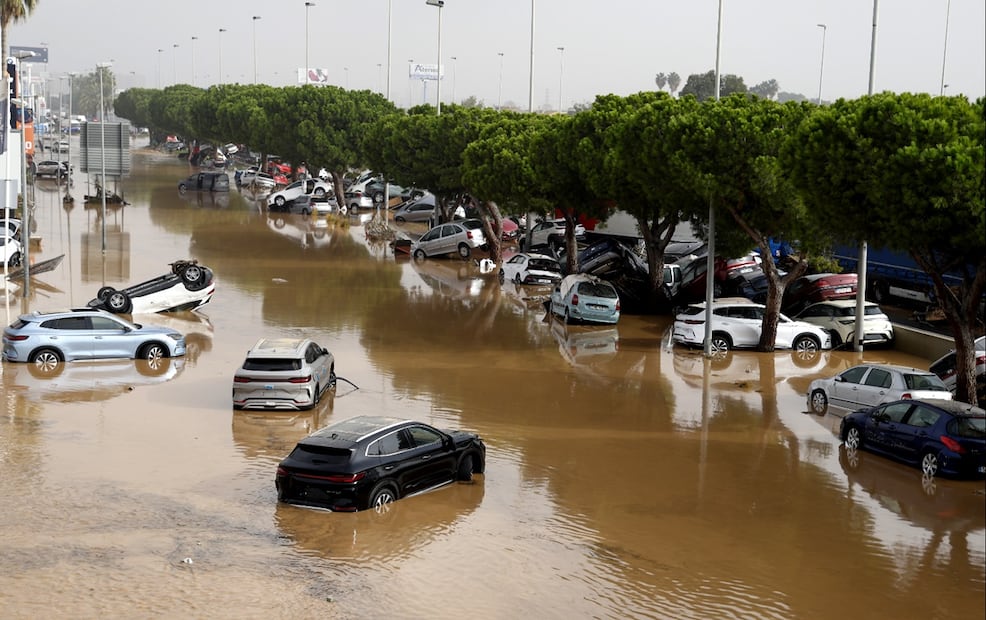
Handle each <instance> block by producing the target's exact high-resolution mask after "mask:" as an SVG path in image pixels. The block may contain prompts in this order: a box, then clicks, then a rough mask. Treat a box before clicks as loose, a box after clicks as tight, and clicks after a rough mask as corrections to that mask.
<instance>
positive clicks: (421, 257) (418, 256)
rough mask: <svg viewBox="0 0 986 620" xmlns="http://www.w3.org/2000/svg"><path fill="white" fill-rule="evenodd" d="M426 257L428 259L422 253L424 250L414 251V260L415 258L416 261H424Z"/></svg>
mask: <svg viewBox="0 0 986 620" xmlns="http://www.w3.org/2000/svg"><path fill="white" fill-rule="evenodd" d="M427 257H428V256H427V255H426V254H425V251H424V250H421V249H417V250H415V251H414V258H415V259H416V260H424V259H426V258H427Z"/></svg>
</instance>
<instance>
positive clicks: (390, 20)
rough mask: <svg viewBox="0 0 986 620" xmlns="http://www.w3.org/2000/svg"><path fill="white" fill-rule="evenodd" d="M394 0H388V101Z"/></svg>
mask: <svg viewBox="0 0 986 620" xmlns="http://www.w3.org/2000/svg"><path fill="white" fill-rule="evenodd" d="M393 13H394V0H387V101H390V100H391V99H390V58H391V55H390V49H391V48H390V40H391V34H392V32H393V28H392V24H393Z"/></svg>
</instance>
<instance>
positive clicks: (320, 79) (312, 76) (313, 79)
mask: <svg viewBox="0 0 986 620" xmlns="http://www.w3.org/2000/svg"><path fill="white" fill-rule="evenodd" d="M298 83H299V84H323V85H324V84H328V83H329V70H328V69H312V68H309V69H307V70H306V69H298Z"/></svg>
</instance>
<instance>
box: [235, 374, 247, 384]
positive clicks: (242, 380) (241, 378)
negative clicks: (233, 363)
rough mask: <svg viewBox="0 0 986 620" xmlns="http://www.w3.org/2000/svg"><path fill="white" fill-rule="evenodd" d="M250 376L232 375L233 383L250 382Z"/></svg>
mask: <svg viewBox="0 0 986 620" xmlns="http://www.w3.org/2000/svg"><path fill="white" fill-rule="evenodd" d="M250 381H251V379H250V377H241V376H239V375H237V376H235V377H233V383H250Z"/></svg>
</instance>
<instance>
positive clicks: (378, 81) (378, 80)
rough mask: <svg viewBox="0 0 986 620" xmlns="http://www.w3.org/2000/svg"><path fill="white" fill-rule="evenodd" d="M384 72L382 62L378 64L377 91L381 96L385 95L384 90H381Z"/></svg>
mask: <svg viewBox="0 0 986 620" xmlns="http://www.w3.org/2000/svg"><path fill="white" fill-rule="evenodd" d="M382 71H383V63H382V62H378V63H377V91H378V92H379V93H380V94H381V95H382V94H383V90H381V88H380V77H381V76H380V74H381V72H382Z"/></svg>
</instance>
